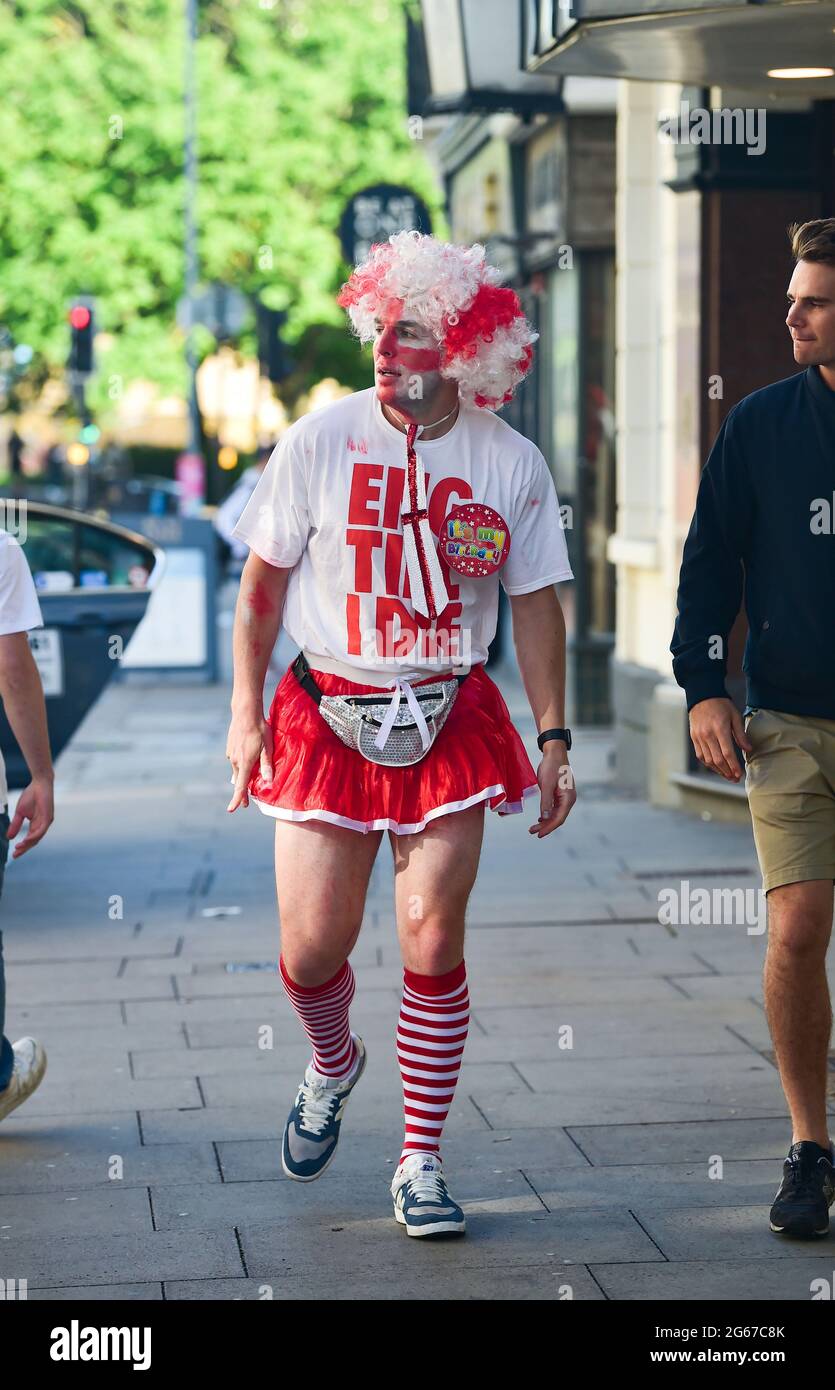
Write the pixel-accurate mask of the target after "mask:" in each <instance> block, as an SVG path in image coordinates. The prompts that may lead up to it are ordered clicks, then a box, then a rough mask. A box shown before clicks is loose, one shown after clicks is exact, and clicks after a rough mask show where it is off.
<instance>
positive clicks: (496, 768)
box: [249, 666, 538, 835]
mask: <svg viewBox="0 0 835 1390" xmlns="http://www.w3.org/2000/svg"><path fill="white" fill-rule="evenodd" d="M311 669H312V671H313V677H314V680H315V681H316V684H317V685H318V686H319V688H320V689H321V691H322V693H323V694H325V695H349V694H351V695H367V694H369V693H372V692H371V688H370V687H369V686H367V685H357V684H356V683H355V682H353V681H346V680H343V679H342V677H341V676H334V675H331V674H330V673H328V672H324V671H317V670H315V669H314V668H311ZM433 679H434V677H433V676H428V677H427V678H426V681H415V682H414V684H415V685H416V686H420V685H423V684H425V683H426V682H427V681H432V680H433ZM386 693H387V692H386ZM268 718H269V723H270V726H271V728H272V731H273V740H274V767H273V781H272V784H268V783H266V782H264V781H263V779H262V777H261V774H260V772H258V771H257V769H256V771H255V772H254V774H253V776H252V777H251V779H250V782H249V795H250V797H251V798H252V800H253V801H254V802H255V803H256V805H257V806H258V807H259V809H260V810H261V811H263V812H264V814H265V815H268V816H276V817H278V818H279V819H280V820H296V821H302V820H324V821H330V822H331V823H332V824H334V825H344V826H346V827H347V828H348V829H349V830H359V831H362V832H363V833H366V832H367V831H369V830H393V831H395V832H396V833H397V834H399V835H413V834H415V833H416V832H417V831H419V830H423V828H424V826H425V825H426V824H427V822H429V821H431V820H434V819H435V818H436V817H437V816H445V815H449V814H450V812H452V811H463V810H465V809H466V808H467V807H468V806H474V805H476V803H477V802H479V801H488V802H489V803H490V809H491V810H493V811H498V812H499V813H500V814H504V815H506V814H508V813H510V812H514V811H521V810H522V804H523V797H525V796H526V795H527V794H528V793H530V792H535V791H537V790H538V787H537V781H536V773H535V772H534V769H533V767H532V765H531V762H530V759H529V758H528V755H527V753H526V752H525V745H524V744H523V742H522V740H521V738H520V737H519V734H518V733H517V731H516V729H515V728H514V726H513V724H512V723H511V720H510V714H509V712H508V708H507V705H506V704H505V702H504V700H503V699H502V695H501V692H500V691H499V689H498V686H496V685H495V684H494V682H493V681H492V680H491V679H490V677H489V676H488V675H487V672H486V671H485V670H484V667H483V666H475V667H473V669H472V671H471V672H470V674H469V676H468V677H467V679H466V680H465V681H464V682H463V683H462V684H461V686H460V687H459V690H458V695H457V697H456V700H455V703H454V705H453V707H452V710H451V711H450V713H449V715H448V716H447V721H446V723H445V724H444V726H443V728H442V729H441V732H440V733H439V734H438V736H437V738H436V739H435V742H434V743H433V744H432V747H431V748H430V750H429V752H428V753H427V754H426V756H425V757H423V758H421V760H420V762H418V763H413V764H412V765H411V766H410V767H384V766H383V765H382V764H380V763H371V762H369V761H368V759H367V758H364V757H363V756H362V754H361V753H358V752H357V751H356V749H353V748H348V747H346V745H345V744H344V743H343V742H342V740H341V739H340V738H338V737H337V736H336V734H335V733H334V732H333V730H332V729H331V728H330V727H329V725H327V724H326V723H325V721H324V719H323V718H322V716H321V715H320V713H319V711H318V709H317V707H316V705H315V703H314V701H313V700H312V699H311V697H310V696H309V695H308V694H307V693H306V692H305V691H304V690H302V688H301V686H300V685H299V683H298V681H297V680H296V677H295V676H294V675H293V672H292V671H291V670H290V669H289V668H288V670H287V671H286V672H285V674H284V676H283V677H282V679H281V680H280V681H279V683H278V686H277V688H276V692H275V695H274V696H273V701H272V704H271V705H270V713H269V716H268Z"/></svg>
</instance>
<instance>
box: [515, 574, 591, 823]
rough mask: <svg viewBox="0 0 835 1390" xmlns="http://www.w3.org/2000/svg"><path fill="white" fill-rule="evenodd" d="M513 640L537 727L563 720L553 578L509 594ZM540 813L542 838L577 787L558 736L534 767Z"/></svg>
mask: <svg viewBox="0 0 835 1390" xmlns="http://www.w3.org/2000/svg"><path fill="white" fill-rule="evenodd" d="M509 598H510V610H511V614H512V617H513V643H514V646H515V648H516V658H517V661H518V663H519V670H520V672H521V675H522V681H523V683H524V686H525V692H526V694H527V697H528V702H529V704H530V707H531V711H532V713H533V717H534V720H535V722H536V731H537V733H539V734H541V733H542V732H543V730H544V729H561V728H563V727H564V724H565V619H564V617H563V612H562V608H561V606H560V601H559V599H558V598H557V591H556V589H555V588H554V586H553V584H549V585H547V586H546V588H544V589H535V590H534V591H533V593H530V594H516V595H509ZM537 781H538V783H539V789H540V793H541V805H540V816H539V820H538V822H537V824H536V825H532V826H531V827H530V833H531V834H532V835H536V836H537V838H538V839H542V837H543V836H545V835H550V833H551V831H552V830H556V828H557V826H560V825H562V823H563V821H564V820H565V819H566V818H567V816H568V813H569V812H570V810H571V808H572V806H573V805H574V802H575V801H576V800H577V792H576V790H575V788H574V775H573V773H572V771H571V768H570V766H569V762H568V750H567V748H566V746H565V744H564V743H563V742H562V740H561V739H549V740H548V742H547V743H546V744H545V747H544V749H543V752H542V761H541V762H540V764H539V769H538V771H537Z"/></svg>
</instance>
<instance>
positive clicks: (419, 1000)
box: [397, 960, 470, 1163]
mask: <svg viewBox="0 0 835 1390" xmlns="http://www.w3.org/2000/svg"><path fill="white" fill-rule="evenodd" d="M469 1022H470V1000H469V995H468V993H467V971H466V968H465V965H464V962H463V960H462V962H461V964H460V965H456V967H455V969H454V970H450V971H448V972H447V974H446V975H416V974H415V973H414V972H413V971H411V970H404V971H403V1002H402V1004H401V1006H400V1019H399V1021H398V1025H397V1060H398V1062H399V1064H400V1075H401V1077H402V1078H403V1109H404V1111H405V1117H406V1134H405V1138H404V1140H403V1151H402V1153H401V1155H400V1159H399V1162H400V1163H402V1162H403V1159H404V1158H406V1157H407V1156H408V1155H409V1154H410V1153H440V1147H439V1146H440V1139H441V1131H442V1129H443V1127H444V1121H445V1120H446V1117H447V1113H448V1111H449V1107H450V1105H451V1104H452V1097H453V1095H454V1094H455V1085H456V1082H457V1081H458V1072H459V1069H460V1066H461V1056H462V1053H463V1051H464V1044H465V1042H466V1041H467V1030H468V1027H469Z"/></svg>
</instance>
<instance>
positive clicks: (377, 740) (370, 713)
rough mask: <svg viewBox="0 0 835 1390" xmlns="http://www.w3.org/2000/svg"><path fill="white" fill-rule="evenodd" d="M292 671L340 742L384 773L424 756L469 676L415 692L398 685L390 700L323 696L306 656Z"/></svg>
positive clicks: (388, 696)
mask: <svg viewBox="0 0 835 1390" xmlns="http://www.w3.org/2000/svg"><path fill="white" fill-rule="evenodd" d="M290 669H291V671H292V672H293V675H294V676H295V677H296V680H297V681H298V682H299V685H300V686H301V687H302V689H303V690H305V691H306V692H307V694H308V695H310V697H311V699H313V700H315V701H316V704H317V706H318V708H319V713H320V714H321V716H322V718H323V719H324V721H325V723H326V724H328V725H329V727H330V728H331V729H332V730H333V732H334V733H335V734H336V735H337V737H338V738H340V739H341V740H342V742H343V743H344V744H345V745H346V746H347V747H348V748H354V749H356V751H357V752H358V753H361V754H362V756H363V757H364V758H367V759H368V761H369V762H371V763H382V764H383V766H384V767H408V766H409V765H410V764H412V763H419V762H420V760H421V758H423V757H425V756H426V754H427V753H428V752H429V749H430V748H431V747H432V744H433V743H434V742H435V739H436V738H437V737H438V734H439V733H440V732H441V729H442V728H443V727H444V724H445V723H446V720H447V717H448V715H449V712H450V710H451V709H452V706H453V705H454V703H455V697H456V696H457V694H458V688H459V686H460V685H461V682H462V681H464V680H466V677H467V675H468V674H469V673H468V672H465V673H464V675H462V676H452V677H449V678H447V679H446V680H439V681H432V682H428V683H427V684H426V685H421V686H419V687H418V689H417V690H413V689H412V687H411V685H410V684H409V682H408V681H395V682H393V685H394V690H393V692H392V693H391V694H390V693H388V692H385V693H384V692H383V691H381V692H380V694H379V695H324V694H323V693H322V691H321V690H320V689H319V687H318V685H317V684H316V682H315V680H314V679H313V676H312V675H311V672H310V666H309V664H308V661H307V658H306V656H305V655H304V652H299V654H298V656H297V657H296V659H295V661H294V662H293V663H292V665H291V667H290ZM404 697H405V698H404Z"/></svg>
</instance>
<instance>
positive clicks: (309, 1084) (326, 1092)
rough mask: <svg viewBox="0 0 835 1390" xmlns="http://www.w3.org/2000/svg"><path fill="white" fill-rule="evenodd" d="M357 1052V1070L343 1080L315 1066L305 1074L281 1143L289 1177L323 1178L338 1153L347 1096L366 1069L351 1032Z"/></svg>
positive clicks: (362, 1051) (358, 1043)
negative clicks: (319, 1070)
mask: <svg viewBox="0 0 835 1390" xmlns="http://www.w3.org/2000/svg"><path fill="white" fill-rule="evenodd" d="M351 1037H352V1038H353V1039H354V1045H355V1047H356V1050H357V1057H356V1062H355V1065H354V1070H353V1071H352V1072H351V1074H350V1076H347V1077H346V1078H345V1080H344V1081H330V1080H328V1078H327V1077H324V1076H320V1074H319V1072H317V1071H315V1070H314V1068H313V1066H312V1065H311V1066H309V1067H308V1068H307V1070H306V1071H305V1074H304V1081H303V1082H302V1084H301V1086H300V1087H299V1091H298V1095H297V1096H296V1099H295V1101H294V1102H293V1108H292V1110H291V1111H290V1114H289V1115H288V1116H287V1124H286V1125H285V1127H284V1138H283V1140H282V1143H281V1166H282V1168H283V1169H284V1171H285V1173H286V1174H287V1176H288V1178H295V1179H296V1180H297V1182H312V1181H313V1179H314V1178H318V1177H321V1175H322V1173H324V1171H325V1169H326V1168H327V1166H328V1164H329V1163H330V1162H331V1161H332V1159H333V1156H334V1154H335V1153H336V1145H337V1141H338V1139H339V1127H340V1125H341V1124H342V1115H343V1112H344V1110H345V1106H346V1104H347V1101H348V1097H349V1095H350V1094H351V1092H352V1091H353V1089H354V1087H355V1086H356V1084H357V1082H358V1081H359V1079H360V1077H361V1076H362V1073H363V1070H364V1069H365V1047H364V1046H363V1041H362V1038H358V1037H357V1035H356V1033H352V1034H351Z"/></svg>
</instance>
